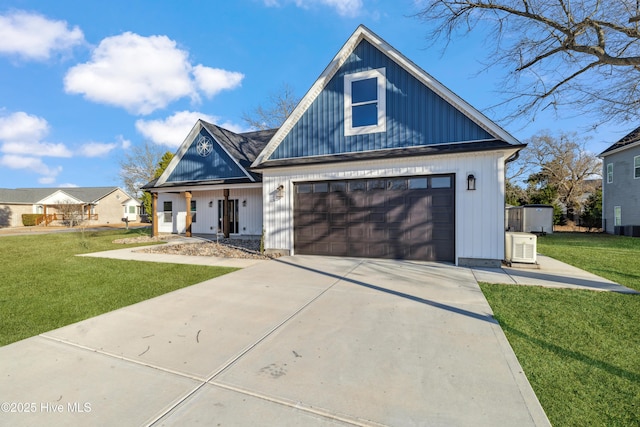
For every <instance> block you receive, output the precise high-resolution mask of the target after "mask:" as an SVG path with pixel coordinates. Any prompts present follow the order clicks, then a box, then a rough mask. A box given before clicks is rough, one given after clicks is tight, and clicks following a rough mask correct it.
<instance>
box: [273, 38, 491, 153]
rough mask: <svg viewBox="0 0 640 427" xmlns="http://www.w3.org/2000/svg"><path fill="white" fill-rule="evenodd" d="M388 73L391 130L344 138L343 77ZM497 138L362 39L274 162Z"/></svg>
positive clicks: (387, 106) (283, 145)
mask: <svg viewBox="0 0 640 427" xmlns="http://www.w3.org/2000/svg"><path fill="white" fill-rule="evenodd" d="M378 68H385V70H386V78H387V82H386V117H387V119H386V120H387V130H386V132H378V133H372V134H366V135H354V136H345V134H344V76H345V74H351V73H357V72H360V71H366V70H372V69H378ZM494 138H495V137H494V136H493V135H491V134H489V133H488V132H487V131H485V130H484V129H483V128H482V127H480V126H478V125H477V124H476V123H474V122H473V121H472V120H470V119H469V118H468V117H466V116H465V115H464V114H463V113H461V112H460V111H458V110H457V109H456V108H454V107H453V106H452V105H451V104H449V103H448V102H447V101H445V100H444V99H442V98H441V97H440V96H439V95H437V94H436V93H435V92H433V91H432V90H431V89H429V88H428V87H426V86H425V85H424V84H423V83H422V82H420V81H419V80H418V79H416V78H415V77H414V76H412V75H411V74H410V73H409V72H407V71H406V70H405V69H403V68H402V67H401V66H400V65H398V64H397V63H396V62H394V61H393V60H391V59H390V58H389V57H388V56H386V55H385V54H384V53H382V52H381V51H380V50H378V49H377V48H376V47H375V46H373V45H372V44H371V43H369V42H367V41H366V40H362V41H361V42H360V43H359V45H358V46H357V47H356V48H355V49H354V51H353V53H351V55H350V56H349V58H348V59H347V61H346V62H345V63H344V64H343V65H342V67H341V68H340V70H339V71H338V72H337V73H336V74H335V75H334V76H333V78H332V79H331V81H330V82H329V83H328V84H327V85H326V86H325V88H324V90H323V91H322V92H321V93H320V94H319V95H318V97H317V98H316V99H315V100H314V102H313V103H312V104H311V106H310V107H309V108H308V110H307V111H306V112H305V113H304V114H303V115H302V117H301V118H300V119H299V120H298V122H297V123H296V124H295V126H294V127H293V129H292V130H291V131H290V132H289V133H288V135H287V136H286V137H285V138H284V140H283V141H282V143H281V144H280V145H279V146H278V148H276V150H275V151H274V152H273V154H272V155H271V156H270V159H272V160H276V159H287V158H297V157H309V156H324V155H332V154H344V153H353V152H362V151H374V150H384V149H393V148H406V147H419V146H428V145H433V144H446V143H459V142H468V141H480V140H489V139H494Z"/></svg>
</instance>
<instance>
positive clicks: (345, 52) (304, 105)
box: [251, 25, 365, 168]
mask: <svg viewBox="0 0 640 427" xmlns="http://www.w3.org/2000/svg"><path fill="white" fill-rule="evenodd" d="M364 29H365V27H364V26H362V25H361V26H359V27H358V28H357V29H356V31H355V32H354V33H353V34H352V35H351V37H349V39H348V40H347V42H346V43H345V44H344V46H342V49H340V50H339V51H338V53H337V54H336V56H335V57H334V58H333V60H331V62H330V63H329V65H327V67H326V68H325V69H324V71H323V72H322V74H320V77H318V79H317V80H316V81H315V83H314V84H313V85H312V86H311V88H310V89H309V90H308V91H307V93H306V94H305V96H304V97H302V99H301V100H300V102H299V103H298V105H297V106H296V108H295V109H294V110H293V112H292V113H291V115H289V117H288V118H287V120H285V121H284V123H283V124H282V126H280V128H279V129H278V131H277V132H276V133H275V135H273V137H272V138H271V141H269V144H267V146H266V147H265V148H264V149H263V150H262V152H261V153H260V154H259V155H258V157H257V158H256V160H255V161H254V162H253V164H252V165H251V167H252V168H253V167H257V166H258V165H260V163H262V162H264V161H266V160H268V159H269V157H270V156H271V154H273V152H274V151H275V149H276V148H278V145H280V143H281V142H282V140H283V139H284V138H285V136H287V134H288V133H289V132H290V131H291V129H293V126H294V125H295V124H296V123H297V122H298V120H300V118H301V117H302V115H303V114H304V113H305V112H306V111H307V110H308V109H309V107H310V106H311V104H313V101H315V99H316V98H317V97H318V95H320V93H322V91H323V90H324V88H325V86H326V85H327V84H328V83H329V81H330V80H331V78H332V77H333V76H334V75H335V74H336V73H337V72H338V70H339V69H340V67H341V66H342V65H343V64H344V63H345V62H346V60H347V58H348V57H349V55H350V54H351V52H353V50H354V49H355V48H356V46H358V43H360V40H362V38H363V30H364Z"/></svg>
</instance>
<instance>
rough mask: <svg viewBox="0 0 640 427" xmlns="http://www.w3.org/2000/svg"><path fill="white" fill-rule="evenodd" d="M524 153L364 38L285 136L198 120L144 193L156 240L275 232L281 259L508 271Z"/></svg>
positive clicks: (271, 248)
mask: <svg viewBox="0 0 640 427" xmlns="http://www.w3.org/2000/svg"><path fill="white" fill-rule="evenodd" d="M267 142H268V143H267ZM523 147H524V145H523V144H520V143H519V142H518V141H517V140H516V139H515V138H514V137H513V136H511V135H509V134H508V133H507V132H506V131H505V130H503V129H502V128H500V127H499V126H497V125H496V124H495V123H493V122H492V121H491V120H489V119H488V118H487V117H485V116H484V115H482V114H481V113H480V112H478V111H477V110H476V109H474V108H473V107H472V106H470V105H469V104H467V103H466V102H465V101H463V100H462V99H461V98H459V97H458V96H457V95H455V94H454V93H452V92H451V91H450V90H449V89H447V88H446V87H444V86H443V85H442V84H440V83H439V82H437V81H436V80H434V79H433V77H431V76H430V75H428V74H427V73H426V72H425V71H424V70H422V69H421V68H419V67H418V66H417V65H415V64H414V63H413V62H411V61H410V60H409V59H407V58H406V57H405V56H403V55H402V54H401V53H400V52H398V51H397V50H395V49H394V48H393V47H391V46H390V45H388V44H387V43H386V42H385V41H384V40H382V39H380V38H379V37H378V36H377V35H375V34H374V33H372V32H371V31H370V30H368V29H367V28H365V27H364V26H360V27H358V29H357V30H356V31H355V33H354V34H353V35H352V36H351V37H350V38H349V40H347V42H346V44H345V45H344V46H343V47H342V49H341V50H340V51H339V52H338V54H337V55H336V56H335V58H334V59H333V60H332V61H331V63H330V64H329V65H328V66H327V68H326V69H325V70H324V72H323V73H322V74H321V75H320V77H319V78H318V80H317V81H316V82H315V83H314V84H313V86H312V87H311V89H310V90H309V91H308V92H307V94H306V95H305V96H304V97H303V98H302V100H301V101H300V103H299V104H298V106H297V107H296V109H295V110H294V112H293V113H292V114H291V116H290V117H289V118H288V119H287V120H286V121H285V122H284V124H283V125H282V127H281V128H280V129H278V130H274V131H264V132H257V133H251V134H234V133H232V132H230V131H228V130H225V129H222V128H219V127H217V126H214V125H210V124H207V123H205V122H203V121H199V122H198V123H197V124H196V126H195V127H194V128H193V130H192V131H191V133H190V134H189V135H188V137H187V138H186V139H185V141H184V142H183V144H182V146H181V147H180V148H179V150H178V152H177V153H176V156H175V157H174V158H173V160H172V162H171V163H170V164H169V166H168V167H167V169H166V170H165V172H164V173H163V174H162V176H160V178H159V179H158V180H156V181H154V182H151V183H149V184H148V185H147V186H146V188H147V189H148V190H149V191H151V192H152V194H154V210H155V212H154V217H155V218H156V219H157V221H154V227H155V229H154V233H157V232H160V231H168V232H174V233H176V232H177V233H182V232H186V233H187V234H189V233H191V232H194V233H212V232H214V233H215V232H223V233H225V234H226V235H235V236H243V235H260V234H262V233H263V234H264V247H265V249H266V251H267V252H270V253H282V254H319V255H334V256H357V257H381V258H401V259H414V260H429V261H445V262H451V263H456V264H459V265H491V266H499V265H500V262H501V260H502V259H503V258H504V236H505V235H504V224H505V216H504V215H505V214H504V168H505V162H507V161H509V160H510V159H512V158H513V157H514V155H515V154H516V153H517V152H518V151H519V150H520V149H522V148H523ZM187 206H189V209H187ZM194 217H195V221H194ZM190 220H191V221H190Z"/></svg>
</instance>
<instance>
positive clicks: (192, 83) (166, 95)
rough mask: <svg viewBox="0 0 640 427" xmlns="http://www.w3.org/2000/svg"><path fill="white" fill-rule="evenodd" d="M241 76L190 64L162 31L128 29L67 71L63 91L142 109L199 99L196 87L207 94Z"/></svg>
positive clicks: (147, 110)
mask: <svg viewBox="0 0 640 427" xmlns="http://www.w3.org/2000/svg"><path fill="white" fill-rule="evenodd" d="M192 74H193V76H192ZM242 77H243V75H242V74H240V73H235V72H229V71H225V70H219V69H214V68H209V67H204V66H202V65H197V66H195V67H193V66H192V65H191V63H190V62H189V54H188V53H187V52H186V51H184V50H181V49H179V48H178V47H177V46H176V42H175V41H173V40H171V39H169V38H168V37H166V36H150V37H143V36H140V35H138V34H134V33H131V32H126V33H124V34H121V35H118V36H113V37H108V38H105V39H104V40H102V41H101V42H100V44H99V45H98V47H97V48H96V49H95V50H94V51H93V53H92V57H91V60H90V61H89V62H86V63H84V64H79V65H76V66H75V67H73V68H71V69H70V70H69V71H68V72H67V74H66V76H65V78H64V87H65V90H66V92H67V93H72V94H80V95H83V96H84V97H85V98H87V99H89V100H91V101H94V102H99V103H104V104H109V105H114V106H117V107H123V108H125V109H126V110H127V111H129V112H130V113H133V114H142V115H145V114H150V113H152V112H153V111H155V110H157V109H160V108H164V107H166V106H167V105H169V104H170V103H171V102H173V101H175V100H177V99H180V98H183V97H190V98H191V99H192V100H194V101H197V100H199V93H198V89H200V90H202V91H203V92H204V93H205V94H206V95H207V96H209V97H210V96H213V95H214V94H216V93H217V92H219V91H220V90H223V89H231V88H234V87H236V86H238V84H239V80H241V79H242Z"/></svg>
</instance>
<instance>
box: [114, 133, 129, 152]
mask: <svg viewBox="0 0 640 427" xmlns="http://www.w3.org/2000/svg"><path fill="white" fill-rule="evenodd" d="M116 141H117V142H118V144H120V148H122V149H123V150H128V149H129V147H131V141H130V140H128V139H125V137H124V136H122V135H118V136H116Z"/></svg>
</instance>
